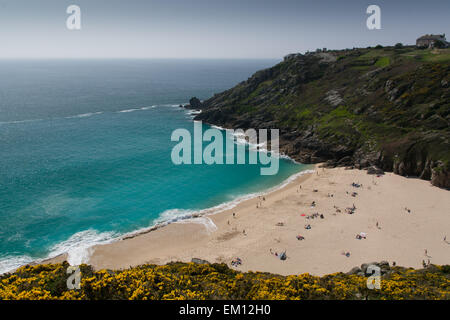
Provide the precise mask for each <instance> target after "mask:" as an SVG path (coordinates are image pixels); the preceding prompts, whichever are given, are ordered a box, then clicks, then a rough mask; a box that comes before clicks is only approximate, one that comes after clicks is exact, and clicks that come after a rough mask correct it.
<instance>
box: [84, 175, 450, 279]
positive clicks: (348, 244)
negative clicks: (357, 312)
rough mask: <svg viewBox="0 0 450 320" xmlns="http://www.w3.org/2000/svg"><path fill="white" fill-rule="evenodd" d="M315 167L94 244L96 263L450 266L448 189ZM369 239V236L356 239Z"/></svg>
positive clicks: (267, 268)
mask: <svg viewBox="0 0 450 320" xmlns="http://www.w3.org/2000/svg"><path fill="white" fill-rule="evenodd" d="M316 170H317V171H316V172H315V173H308V174H304V175H300V176H299V177H297V179H295V180H294V181H292V182H291V183H289V184H288V185H286V186H284V187H283V188H281V189H278V190H276V191H273V192H270V193H268V194H265V195H262V196H261V197H255V198H253V199H249V200H246V201H244V202H241V203H240V204H239V205H237V206H236V207H234V208H232V209H230V210H226V211H222V212H219V213H216V214H214V215H209V216H203V217H199V218H196V219H188V220H184V221H180V222H178V223H172V224H170V225H167V226H165V227H162V228H159V229H157V230H155V231H152V232H147V233H143V234H140V235H136V236H135V237H132V238H128V239H125V240H121V241H117V242H113V243H111V244H106V245H98V246H95V247H94V248H93V249H92V256H91V257H90V259H89V261H88V263H89V264H91V265H92V266H93V267H94V268H95V269H96V270H99V269H103V268H107V269H126V268H128V267H130V266H137V265H141V264H145V263H150V264H166V263H169V262H173V261H182V262H190V261H191V260H192V258H199V259H203V260H207V261H209V262H211V263H226V264H227V265H229V266H230V265H231V263H232V261H233V260H236V259H237V258H239V259H241V263H240V264H235V266H234V267H233V268H234V269H236V270H239V271H250V270H253V271H261V272H271V273H275V274H281V275H292V274H299V273H303V272H308V273H310V274H313V275H325V274H328V273H333V272H338V271H341V272H347V271H348V270H350V269H351V268H352V267H354V266H357V265H361V264H363V263H367V262H370V261H382V260H386V261H388V262H389V263H390V264H391V265H392V264H393V263H394V262H395V263H396V264H397V265H401V266H405V267H414V268H421V267H423V262H425V263H427V264H428V262H430V263H432V264H448V263H450V260H449V257H450V256H449V254H448V253H449V250H450V242H449V240H450V238H449V236H450V235H449V234H448V231H449V230H448V226H449V225H450V215H449V214H448V208H450V197H449V196H448V191H446V190H443V189H440V188H437V187H434V186H431V185H430V184H429V183H428V182H427V181H424V180H420V179H415V178H405V177H402V176H399V175H396V174H393V173H387V174H385V175H383V176H379V177H378V176H374V175H368V174H366V172H365V171H363V170H356V169H354V170H345V169H344V168H333V169H326V168H318V169H316ZM353 183H355V184H356V185H358V186H359V187H356V186H353V185H352V184H353ZM347 208H355V209H354V210H353V211H352V214H350V213H349V210H348V209H347ZM320 215H322V217H321V216H320ZM307 225H310V228H309V229H307V228H305V227H306V226H307ZM211 226H214V227H211ZM361 233H363V234H365V239H357V238H356V236H357V235H359V234H361ZM297 236H302V237H303V238H304V239H303V240H299V239H298V238H297ZM445 237H446V238H445ZM282 252H285V253H286V256H287V259H286V260H282V259H280V256H281V253H282ZM343 253H349V255H348V256H346V255H344V254H343ZM276 254H277V255H276Z"/></svg>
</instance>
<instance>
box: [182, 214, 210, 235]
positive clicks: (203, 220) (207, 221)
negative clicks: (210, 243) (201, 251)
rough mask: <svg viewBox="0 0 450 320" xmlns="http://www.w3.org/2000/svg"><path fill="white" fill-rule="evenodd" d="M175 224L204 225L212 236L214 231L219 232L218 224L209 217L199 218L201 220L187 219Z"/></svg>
mask: <svg viewBox="0 0 450 320" xmlns="http://www.w3.org/2000/svg"><path fill="white" fill-rule="evenodd" d="M175 223H197V224H201V225H203V226H204V227H205V229H206V232H207V233H208V234H211V233H213V232H214V231H217V229H218V228H217V226H216V224H215V223H214V222H213V221H212V220H211V218H208V217H199V218H192V219H185V220H180V221H177V222H175Z"/></svg>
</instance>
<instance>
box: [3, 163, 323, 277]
mask: <svg viewBox="0 0 450 320" xmlns="http://www.w3.org/2000/svg"><path fill="white" fill-rule="evenodd" d="M314 172H315V170H304V171H301V172H298V173H296V174H293V175H291V176H290V177H289V178H287V179H286V180H284V181H283V182H282V183H281V184H279V185H277V186H274V187H272V188H269V189H267V190H265V191H262V192H256V193H250V194H246V195H242V196H238V197H236V198H235V199H233V200H231V201H228V202H224V203H221V204H219V205H217V206H214V207H211V208H206V209H201V210H185V209H170V210H166V211H164V212H163V213H161V214H160V216H159V218H158V219H157V220H155V223H154V224H153V226H151V227H146V228H141V229H138V230H135V231H133V232H129V233H126V234H123V235H120V234H118V233H115V232H102V233H99V232H97V231H96V230H92V229H89V230H85V231H81V232H78V233H76V234H74V235H72V236H71V237H70V238H69V239H67V240H66V241H63V242H60V243H58V244H56V245H54V246H53V247H52V251H51V252H50V254H49V255H48V256H47V257H46V258H43V259H33V258H32V257H29V256H8V257H4V258H1V259H0V274H2V273H5V272H8V271H11V270H14V269H16V268H18V267H20V266H22V265H25V264H28V263H30V262H37V263H39V262H40V261H43V260H46V259H49V258H54V257H56V256H58V255H61V254H64V253H67V254H68V258H67V261H68V262H69V264H71V265H79V264H81V263H88V261H89V258H90V255H91V254H92V248H93V246H95V245H99V244H107V243H112V242H114V241H117V240H120V239H123V238H126V237H130V236H134V235H139V234H141V233H144V232H147V231H149V230H150V229H153V228H155V227H162V226H165V225H168V224H170V223H200V224H203V225H204V226H205V228H206V230H207V232H214V231H215V230H217V226H216V225H215V224H214V222H213V221H212V220H211V219H210V218H208V217H207V216H208V215H212V214H216V213H220V212H223V211H226V210H230V209H233V208H234V207H236V206H237V205H238V204H239V203H241V202H243V201H246V200H249V199H252V198H256V197H258V196H265V195H267V194H269V193H271V192H274V191H276V190H279V189H281V188H284V187H285V186H286V185H288V184H289V183H291V182H292V181H294V180H295V179H297V178H298V177H300V176H302V175H304V174H309V173H314Z"/></svg>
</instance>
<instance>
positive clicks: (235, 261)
mask: <svg viewBox="0 0 450 320" xmlns="http://www.w3.org/2000/svg"><path fill="white" fill-rule="evenodd" d="M241 264H242V260H241V258H236V259H233V260H232V261H231V265H232V266H233V267H238V266H240V265H241Z"/></svg>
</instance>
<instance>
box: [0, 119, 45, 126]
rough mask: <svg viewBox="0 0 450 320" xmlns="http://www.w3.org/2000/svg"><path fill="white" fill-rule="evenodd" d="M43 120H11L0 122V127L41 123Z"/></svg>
mask: <svg viewBox="0 0 450 320" xmlns="http://www.w3.org/2000/svg"><path fill="white" fill-rule="evenodd" d="M42 120H44V119H28V120H13V121H0V125H2V124H19V123H27V122H36V121H42Z"/></svg>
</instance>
